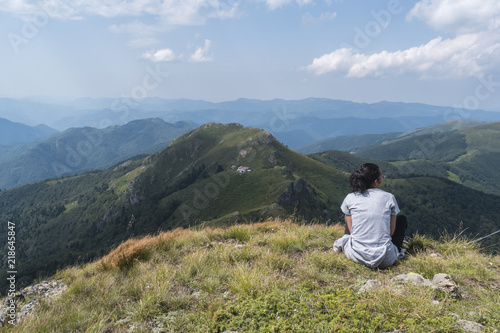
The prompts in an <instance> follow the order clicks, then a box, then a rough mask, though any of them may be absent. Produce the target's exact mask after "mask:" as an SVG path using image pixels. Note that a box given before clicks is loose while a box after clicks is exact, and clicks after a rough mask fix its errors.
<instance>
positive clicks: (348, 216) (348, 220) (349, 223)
mask: <svg viewBox="0 0 500 333" xmlns="http://www.w3.org/2000/svg"><path fill="white" fill-rule="evenodd" d="M394 221H396V220H394ZM345 223H346V224H347V228H349V233H351V232H352V217H351V215H346V216H345ZM394 226H396V222H394ZM391 230H392V229H391Z"/></svg>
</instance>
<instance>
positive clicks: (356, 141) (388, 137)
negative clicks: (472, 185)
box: [295, 119, 481, 154]
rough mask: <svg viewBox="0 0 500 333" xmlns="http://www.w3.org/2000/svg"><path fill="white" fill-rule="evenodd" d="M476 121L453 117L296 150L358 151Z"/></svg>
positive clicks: (310, 151)
mask: <svg viewBox="0 0 500 333" xmlns="http://www.w3.org/2000/svg"><path fill="white" fill-rule="evenodd" d="M480 124H481V123H480V122H476V121H464V120H459V119H452V120H449V121H446V122H444V123H439V124H436V125H431V126H427V127H423V128H417V129H414V130H410V131H407V132H403V133H400V132H394V133H384V134H365V135H354V136H338V137H334V138H329V139H326V140H322V141H319V142H316V143H313V144H309V145H305V146H301V147H298V148H296V149H295V150H296V151H298V152H299V153H302V154H313V153H317V152H322V151H328V150H342V151H348V152H358V151H361V150H366V149H369V148H373V147H378V146H383V145H387V144H389V143H393V142H397V141H401V140H404V139H408V138H412V137H415V136H419V135H425V134H431V135H436V134H441V133H449V132H455V131H459V130H463V129H467V128H471V127H474V126H477V125H480Z"/></svg>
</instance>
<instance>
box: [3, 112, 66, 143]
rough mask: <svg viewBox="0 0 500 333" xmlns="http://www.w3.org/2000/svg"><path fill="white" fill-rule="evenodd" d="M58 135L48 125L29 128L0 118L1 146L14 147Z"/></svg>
mask: <svg viewBox="0 0 500 333" xmlns="http://www.w3.org/2000/svg"><path fill="white" fill-rule="evenodd" d="M55 133H57V131H56V130H55V129H53V128H50V127H48V126H46V125H43V124H42V125H38V126H28V125H25V124H21V123H16V122H12V121H10V120H7V119H4V118H0V146H14V145H21V144H27V143H32V142H36V141H40V140H42V139H44V138H47V137H49V136H51V135H52V134H55Z"/></svg>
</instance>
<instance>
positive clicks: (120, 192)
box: [0, 123, 500, 284]
mask: <svg viewBox="0 0 500 333" xmlns="http://www.w3.org/2000/svg"><path fill="white" fill-rule="evenodd" d="M475 128H480V126H476V127H473V128H470V129H469V130H470V131H471V134H470V135H471V136H473V134H472V133H473V132H474V129H475ZM459 132H460V131H459ZM457 133H458V132H457ZM481 133H482V132H481ZM451 134H452V135H454V134H455V133H451ZM478 136H481V135H480V134H478ZM86 138H87V140H89V139H88V137H86ZM89 141H90V140H89ZM399 142H403V141H399ZM399 142H397V143H399ZM395 144H396V143H395ZM387 146H389V145H387ZM329 153H330V152H325V153H321V154H329ZM332 156H333V155H332ZM312 157H313V156H311V157H308V156H304V155H302V154H299V153H297V152H295V151H293V150H291V149H289V148H287V147H286V146H285V145H283V144H281V143H280V142H279V141H278V140H277V139H276V138H274V137H273V136H272V135H271V133H269V132H268V131H265V130H261V129H256V128H250V127H244V126H242V125H239V124H220V123H208V124H205V125H202V126H201V127H199V128H197V129H195V130H193V131H191V132H189V133H186V134H184V135H182V136H180V137H179V138H177V139H175V140H174V141H173V142H172V143H171V144H170V145H169V146H168V147H167V148H165V149H163V150H162V151H160V152H157V153H155V154H153V155H149V156H147V157H144V158H142V157H141V158H134V159H130V160H128V161H126V162H124V163H122V164H120V165H118V166H114V167H112V168H109V169H107V170H102V171H89V172H86V173H83V174H78V175H74V176H68V177H60V178H53V179H48V180H44V181H41V182H38V183H35V184H31V185H25V186H21V187H17V188H14V189H10V190H6V191H1V192H0V219H1V220H2V221H12V222H14V223H15V224H16V232H17V236H16V237H17V248H16V251H17V252H16V254H17V256H18V258H17V260H18V262H19V272H20V273H19V281H20V283H21V284H23V283H24V284H26V283H29V282H30V281H32V280H33V279H35V278H37V277H40V276H44V275H48V274H52V273H53V272H54V271H55V270H57V269H58V268H61V267H64V266H66V265H70V264H75V263H77V262H83V261H87V260H90V259H92V258H95V257H99V256H101V255H103V254H104V253H106V252H107V251H108V250H109V249H111V248H112V247H114V246H116V245H117V244H119V243H120V242H122V241H124V240H126V239H129V238H131V237H136V236H139V235H146V234H155V233H157V232H159V231H165V230H171V229H175V228H178V227H194V226H211V227H221V226H228V225H233V224H235V223H236V224H237V223H243V222H245V223H250V222H255V221H262V220H266V219H267V218H270V217H290V216H295V217H297V218H298V219H301V220H302V219H303V220H305V221H317V222H322V223H336V222H338V221H342V219H343V214H342V212H341V211H340V204H341V202H342V200H343V198H344V197H345V195H346V194H347V193H348V192H349V188H348V182H347V179H348V175H349V173H348V172H346V171H345V170H346V168H348V165H349V163H350V164H352V165H354V164H358V165H359V162H360V161H361V160H356V161H354V160H352V159H353V158H358V159H359V157H358V156H353V155H351V154H348V153H343V152H339V153H338V154H337V156H336V157H335V158H333V159H331V161H335V163H331V161H330V162H328V158H324V159H323V160H321V159H320V158H316V159H315V158H312ZM382 163H386V164H383V165H382V168H385V165H391V164H390V163H388V162H382ZM341 164H344V167H340V166H339V165H341ZM392 167H394V168H395V169H396V170H397V168H396V167H397V165H396V166H394V165H392ZM386 174H388V175H389V176H390V177H389V178H388V179H386V180H385V182H384V187H383V188H384V189H386V190H388V191H390V192H392V193H394V194H395V196H396V198H397V200H398V203H399V205H400V208H401V210H402V212H403V213H404V214H405V215H407V217H408V219H409V221H410V225H409V228H408V233H409V234H414V233H420V234H426V235H431V236H436V237H437V236H439V235H440V234H442V233H443V232H454V231H456V230H459V229H461V228H464V229H465V230H466V233H467V234H468V235H472V236H476V235H484V234H486V233H489V232H492V231H495V230H498V229H499V227H500V224H499V223H500V222H499V221H500V212H499V211H498V209H497V206H498V202H499V201H498V200H499V197H498V196H495V195H492V194H487V193H484V192H481V191H477V190H474V189H471V188H469V187H466V186H464V185H462V184H459V183H457V182H455V181H452V180H449V179H447V177H444V178H443V177H435V176H433V177H416V176H413V177H410V178H403V177H401V176H400V175H398V174H397V173H396V172H394V173H393V174H392V175H391V174H390V173H386ZM6 239H7V229H6V224H2V230H1V232H0V240H4V241H1V242H3V243H2V244H1V246H2V247H3V248H4V247H6V244H5V241H6ZM485 244H489V243H487V241H486V243H485ZM491 245H493V246H495V243H492V244H491ZM7 252H8V251H3V253H4V254H3V255H2V256H5V255H6V253H7ZM1 259H2V262H4V263H6V262H7V260H6V258H3V257H2V258H1ZM4 259H5V260H4ZM2 281H6V279H2Z"/></svg>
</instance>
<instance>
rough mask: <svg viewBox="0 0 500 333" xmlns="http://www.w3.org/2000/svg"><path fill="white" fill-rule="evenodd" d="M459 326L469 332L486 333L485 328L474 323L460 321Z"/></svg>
mask: <svg viewBox="0 0 500 333" xmlns="http://www.w3.org/2000/svg"><path fill="white" fill-rule="evenodd" d="M457 324H458V326H459V327H460V328H461V329H463V330H464V331H467V332H473V333H476V332H484V326H483V325H481V324H479V323H476V322H473V321H468V320H462V319H460V320H458V321H457Z"/></svg>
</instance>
